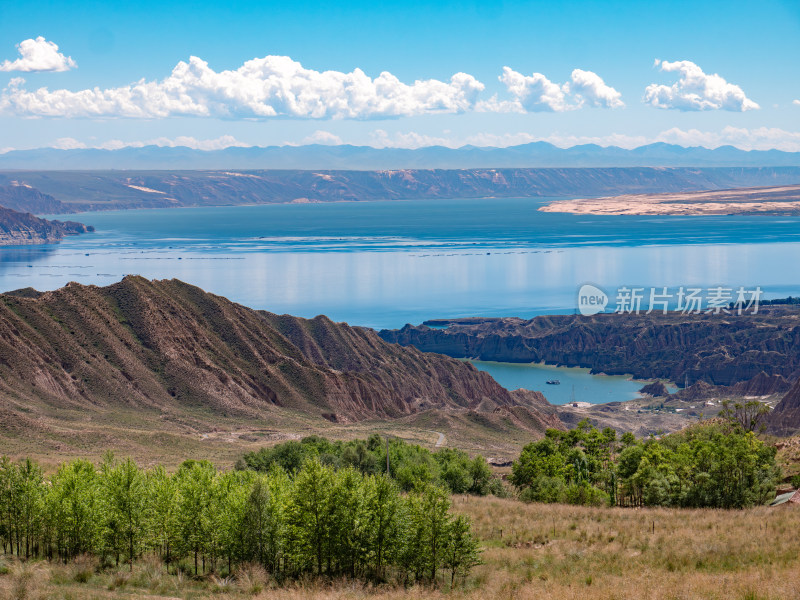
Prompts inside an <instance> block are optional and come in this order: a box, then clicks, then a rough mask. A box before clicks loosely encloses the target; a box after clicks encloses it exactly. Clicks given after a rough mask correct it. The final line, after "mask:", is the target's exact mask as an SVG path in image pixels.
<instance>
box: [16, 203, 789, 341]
mask: <svg viewBox="0 0 800 600" xmlns="http://www.w3.org/2000/svg"><path fill="white" fill-rule="evenodd" d="M539 203H540V202H538V201H531V200H519V199H503V200H489V201H484V200H461V201H444V200H437V201H425V202H370V203H363V204H360V203H336V204H316V205H277V206H248V207H222V208H197V209H185V208H183V209H164V210H140V211H118V212H108V213H87V214H84V215H72V216H71V218H72V219H74V220H81V221H83V222H85V223H87V224H91V225H94V226H96V227H97V230H98V231H97V233H94V234H88V235H82V236H78V237H70V238H67V239H65V240H64V241H63V242H61V243H60V244H55V245H48V246H25V247H15V248H3V249H0V290H3V291H8V290H12V289H17V288H21V287H27V286H31V287H35V288H37V289H41V290H46V289H55V288H57V287H60V286H62V285H64V284H66V283H67V282H69V281H79V282H81V283H94V284H99V285H106V284H108V283H110V282H113V281H117V280H119V279H120V278H121V277H122V276H123V275H125V274H128V273H135V274H140V275H143V276H145V277H148V278H171V277H177V278H180V279H183V280H185V281H187V282H190V283H193V284H195V285H199V286H200V287H202V288H204V289H207V290H209V291H211V292H214V293H217V294H221V295H224V296H227V297H229V298H231V299H233V300H235V301H237V302H241V303H243V304H246V305H248V306H252V307H254V308H263V309H267V310H271V311H273V312H279V313H283V312H286V313H292V314H296V315H299V316H305V317H310V316H314V315H317V314H327V315H328V316H330V317H331V318H333V319H335V320H338V321H348V322H350V323H353V324H359V325H367V326H372V327H399V326H402V325H403V324H405V323H408V322H410V323H420V322H422V321H424V320H426V319H430V318H437V317H438V318H453V317H463V316H522V317H529V316H533V315H536V314H542V313H548V312H572V311H573V310H574V308H575V305H576V298H575V295H576V293H577V289H578V287H579V286H580V285H581V284H583V283H586V282H592V283H594V284H597V285H599V286H600V287H603V288H604V289H606V290H609V291H611V290H613V289H615V288H616V287H618V286H620V285H628V286H633V285H636V286H645V287H650V286H668V287H677V286H681V285H697V286H711V285H726V286H731V287H732V286H738V285H744V286H747V287H750V288H752V287H754V286H756V285H760V286H761V287H762V289H764V290H765V291H766V292H767V293H766V296H768V297H769V296H773V297H775V296H787V295H790V294H791V295H798V294H800V277H798V275H800V243H798V242H799V241H800V227H798V224H800V219H792V218H787V217H782V218H780V219H777V218H772V217H749V218H742V217H730V218H729V217H721V218H720V217H715V218H698V219H695V218H679V217H675V218H672V217H667V218H662V219H653V218H652V217H646V218H640V217H633V218H631V217H587V216H574V215H557V214H554V213H539V212H536V210H535V209H536V206H537V205H538V204H539ZM744 242H747V243H744ZM750 242H758V243H750ZM654 244H660V245H654Z"/></svg>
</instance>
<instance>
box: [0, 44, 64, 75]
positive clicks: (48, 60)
mask: <svg viewBox="0 0 800 600" xmlns="http://www.w3.org/2000/svg"><path fill="white" fill-rule="evenodd" d="M17 50H19V58H18V59H16V60H4V61H3V62H2V63H0V71H24V72H32V71H69V70H70V69H75V68H76V67H77V66H78V65H77V64H76V63H75V61H74V60H72V58H71V57H69V56H64V55H63V54H62V53H61V52H59V51H58V45H57V44H55V43H54V42H48V41H47V40H46V39H44V38H43V37H42V36H39V37H37V38H36V39H35V40H33V39H30V40H23V41H21V42H20V43H19V44H17Z"/></svg>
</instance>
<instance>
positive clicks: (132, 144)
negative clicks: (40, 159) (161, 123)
mask: <svg viewBox="0 0 800 600" xmlns="http://www.w3.org/2000/svg"><path fill="white" fill-rule="evenodd" d="M145 146H159V147H161V148H177V147H183V148H192V149H193V150H223V149H225V148H230V147H232V146H236V147H239V148H248V147H250V144H246V143H244V142H240V141H239V140H237V139H236V138H235V137H233V136H232V135H222V136H220V137H218V138H214V139H207V140H200V139H197V138H195V137H192V136H185V135H181V136H178V137H175V138H168V137H159V138H153V139H149V140H135V141H123V140H108V141H105V142H100V143H94V144H87V143H85V142H81V141H79V140H76V139H75V138H71V137H63V138H58V139H57V140H56V141H55V142H53V143H52V144H50V148H56V149H58V150H76V149H84V148H96V149H100V150H121V149H122V148H144V147H145Z"/></svg>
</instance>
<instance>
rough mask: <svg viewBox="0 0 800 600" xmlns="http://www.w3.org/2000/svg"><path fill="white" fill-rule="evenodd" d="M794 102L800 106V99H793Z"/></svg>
mask: <svg viewBox="0 0 800 600" xmlns="http://www.w3.org/2000/svg"><path fill="white" fill-rule="evenodd" d="M792 104H796V105H797V106H800V100H792Z"/></svg>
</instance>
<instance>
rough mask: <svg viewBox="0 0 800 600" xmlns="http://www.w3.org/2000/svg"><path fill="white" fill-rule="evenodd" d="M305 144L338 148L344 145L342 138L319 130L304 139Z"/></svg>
mask: <svg viewBox="0 0 800 600" xmlns="http://www.w3.org/2000/svg"><path fill="white" fill-rule="evenodd" d="M301 143H303V144H320V145H322V146H338V145H339V144H341V143H342V138H340V137H339V136H338V135H336V134H334V133H331V132H330V131H323V130H321V129H317V130H316V131H315V132H314V133H312V134H311V135H308V136H306V137H305V138H303V141H302V142H301Z"/></svg>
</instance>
